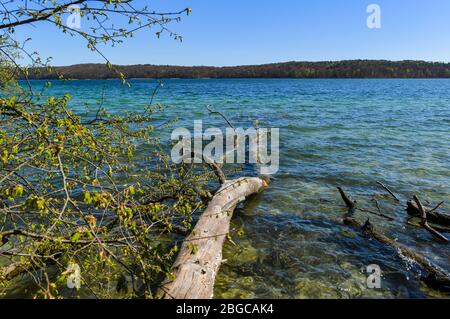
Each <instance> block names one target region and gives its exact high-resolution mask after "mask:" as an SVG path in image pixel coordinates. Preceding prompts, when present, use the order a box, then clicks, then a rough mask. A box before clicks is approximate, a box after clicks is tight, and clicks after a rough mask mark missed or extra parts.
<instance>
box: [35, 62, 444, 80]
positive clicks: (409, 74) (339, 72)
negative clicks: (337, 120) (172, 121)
mask: <svg viewBox="0 0 450 319" xmlns="http://www.w3.org/2000/svg"><path fill="white" fill-rule="evenodd" d="M38 71H39V72H37V74H36V72H33V70H31V71H30V72H29V74H28V79H59V78H60V75H63V76H64V77H65V78H69V79H80V80H81V79H117V74H118V72H121V73H123V74H124V76H125V77H126V78H129V79H130V78H161V79H162V78H183V79H199V78H307V79H313V78H319V79H320V78H343V79H349V78H379V79H381V78H450V63H443V62H425V61H410V60H407V61H386V60H347V61H323V62H285V63H271V64H261V65H242V66H224V67H215V66H175V65H150V64H144V65H142V64H139V65H115V66H114V67H113V68H108V67H107V66H106V65H105V64H101V63H98V64H95V63H90V64H77V65H71V66H59V67H54V68H53V70H52V71H48V70H47V69H45V68H40V69H38Z"/></svg>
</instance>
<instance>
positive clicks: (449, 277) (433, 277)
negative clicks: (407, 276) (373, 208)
mask: <svg viewBox="0 0 450 319" xmlns="http://www.w3.org/2000/svg"><path fill="white" fill-rule="evenodd" d="M344 223H345V224H346V225H350V226H353V227H355V228H358V229H360V230H362V231H363V232H364V234H366V235H368V236H370V237H371V238H374V239H376V240H377V241H379V242H380V243H383V244H385V245H388V246H390V247H392V248H394V250H395V251H396V252H397V254H398V255H400V256H404V257H406V258H408V259H411V260H413V261H414V262H415V263H416V264H417V265H418V266H420V267H421V268H422V269H424V270H425V271H426V272H427V273H428V276H427V277H425V278H424V280H425V282H426V283H428V284H429V285H430V286H433V287H436V288H438V289H441V290H445V291H449V290H450V274H449V273H448V272H447V271H445V270H444V269H442V268H441V267H439V266H437V265H435V264H433V263H431V262H430V261H429V260H428V259H427V258H425V256H423V255H421V254H419V253H416V252H414V251H412V250H410V249H409V248H407V247H405V246H404V245H402V244H400V243H398V242H397V241H395V240H393V239H391V238H389V237H387V236H386V235H384V234H382V233H381V232H379V231H378V230H376V229H375V227H374V226H373V225H372V224H371V223H370V222H369V221H368V220H367V221H366V223H365V224H362V223H361V222H359V221H358V220H356V219H355V218H353V217H345V218H344Z"/></svg>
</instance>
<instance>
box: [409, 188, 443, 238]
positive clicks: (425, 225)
mask: <svg viewBox="0 0 450 319" xmlns="http://www.w3.org/2000/svg"><path fill="white" fill-rule="evenodd" d="M414 202H415V203H416V205H417V207H418V209H419V212H420V216H421V219H422V221H421V223H420V224H421V226H422V227H423V228H425V229H426V230H427V231H429V232H430V233H431V234H433V235H434V236H435V237H437V238H439V239H440V240H441V241H443V242H445V243H448V242H449V240H448V239H447V237H445V236H444V235H442V234H441V233H440V232H438V231H437V230H436V229H434V228H433V227H431V226H430V225H429V224H428V221H427V212H426V211H425V209H424V208H423V206H422V203H421V202H420V200H419V198H418V197H417V196H415V195H414Z"/></svg>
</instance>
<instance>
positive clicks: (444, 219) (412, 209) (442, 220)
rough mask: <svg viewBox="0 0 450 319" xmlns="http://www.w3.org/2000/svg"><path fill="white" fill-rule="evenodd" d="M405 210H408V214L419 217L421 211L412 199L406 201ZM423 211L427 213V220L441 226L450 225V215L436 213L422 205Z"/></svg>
mask: <svg viewBox="0 0 450 319" xmlns="http://www.w3.org/2000/svg"><path fill="white" fill-rule="evenodd" d="M406 205H407V207H406V211H407V212H408V215H411V216H416V217H419V218H421V217H422V213H421V212H420V209H419V206H417V203H416V202H415V201H414V200H410V201H408V202H407V203H406ZM424 209H425V212H426V213H427V220H428V221H429V222H431V223H435V224H438V225H442V226H450V215H448V214H443V213H438V212H435V211H434V210H435V209H436V208H433V209H429V208H427V207H424Z"/></svg>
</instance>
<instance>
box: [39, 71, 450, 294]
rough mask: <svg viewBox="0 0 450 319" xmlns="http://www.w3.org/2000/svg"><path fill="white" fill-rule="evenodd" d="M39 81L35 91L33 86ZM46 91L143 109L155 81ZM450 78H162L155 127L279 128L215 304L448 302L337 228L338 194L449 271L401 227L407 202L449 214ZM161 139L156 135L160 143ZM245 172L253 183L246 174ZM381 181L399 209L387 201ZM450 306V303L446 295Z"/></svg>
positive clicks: (239, 221) (376, 248)
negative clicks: (372, 276)
mask: <svg viewBox="0 0 450 319" xmlns="http://www.w3.org/2000/svg"><path fill="white" fill-rule="evenodd" d="M42 83H43V82H34V85H35V86H36V87H38V86H41V85H42ZM130 83H131V87H127V86H123V85H121V84H120V82H119V81H100V80H99V81H97V80H90V81H73V82H67V83H63V82H54V83H53V85H52V88H51V89H50V93H51V94H55V95H58V94H62V93H65V92H69V93H70V94H71V95H72V97H73V100H72V101H71V106H72V107H73V108H74V109H76V110H78V111H80V112H81V111H84V110H85V109H86V105H85V103H88V104H90V106H88V107H87V108H88V109H89V110H90V111H93V110H95V107H96V104H97V103H98V101H99V100H100V97H101V95H102V89H103V87H104V88H105V99H104V106H105V107H107V108H108V109H109V110H110V111H111V112H119V113H122V112H125V111H131V110H138V109H139V108H141V107H142V106H143V105H145V104H146V103H148V102H149V99H150V96H151V93H152V91H153V89H154V87H155V83H156V82H155V81H154V80H132V81H131V82H130ZM449 92H450V80H394V79H391V80H355V79H352V80H302V79H295V80H294V79H227V80H222V79H215V80H213V79H202V80H181V79H173V80H165V81H164V86H163V87H162V88H161V89H160V90H159V92H158V95H157V96H156V98H155V100H154V102H161V103H164V104H169V105H172V108H170V109H169V110H168V111H167V112H165V113H164V115H161V116H159V117H157V119H156V125H158V124H162V123H165V121H167V120H169V119H172V118H174V117H178V118H179V122H178V123H177V124H175V127H176V126H186V127H188V128H191V129H192V127H193V120H194V119H196V120H197V119H203V121H204V123H205V126H209V125H211V126H219V127H221V128H225V127H226V124H225V123H224V121H223V120H222V119H221V118H220V117H214V116H210V115H208V111H207V110H206V105H211V106H212V107H213V108H215V109H216V110H220V111H221V112H223V113H224V114H225V115H227V116H228V118H229V119H230V120H231V121H232V122H233V123H234V124H235V125H236V126H242V127H244V128H247V127H250V126H251V125H252V123H253V121H254V120H256V119H257V120H259V122H260V126H261V127H278V128H280V145H281V149H280V170H279V172H278V173H277V174H276V175H275V176H274V179H273V181H272V182H271V185H270V187H269V188H268V189H267V190H265V191H264V192H263V193H262V194H260V195H258V196H257V197H254V198H252V199H251V200H249V201H248V202H247V203H246V204H245V205H244V206H243V207H241V208H240V209H238V210H237V211H236V213H235V217H234V219H233V223H232V228H233V229H239V228H243V229H244V231H245V234H244V236H242V237H238V236H236V235H235V234H234V235H233V241H234V243H235V244H236V245H234V244H233V243H231V242H228V243H227V244H226V246H225V248H224V255H225V256H224V258H225V259H226V262H224V264H223V266H222V268H221V271H220V274H219V276H218V279H217V284H216V289H215V296H216V297H223V298H233V297H234V298H238V297H249V298H359V297H362V298H366V297H367V298H371V297H386V298H404V297H410V298H424V297H445V296H446V295H444V294H442V293H439V292H437V291H434V290H431V289H429V288H427V287H426V286H425V285H424V284H423V283H422V282H421V281H420V280H418V277H419V276H420V271H419V270H418V269H415V268H414V267H413V266H412V265H411V264H409V263H408V261H406V260H403V259H401V258H399V257H398V256H397V255H396V254H395V252H394V251H393V250H391V249H389V248H386V247H385V246H383V245H381V244H379V243H378V242H375V241H373V240H368V239H367V238H365V237H363V236H361V235H360V234H359V233H358V232H355V231H354V230H352V229H350V228H348V227H347V226H345V225H343V224H342V216H343V215H344V214H345V213H346V209H345V208H344V207H343V204H342V200H341V199H340V197H339V194H338V192H337V191H336V187H337V186H341V187H343V188H344V189H346V190H347V191H348V192H349V193H350V194H352V195H353V197H354V198H356V199H357V200H358V203H359V205H360V206H363V207H365V208H368V209H372V210H376V208H375V205H374V201H373V199H374V198H376V199H377V200H378V201H379V203H380V206H381V209H382V210H383V212H384V213H385V214H387V215H392V216H393V217H395V221H388V220H386V219H383V218H381V217H378V216H374V215H370V214H368V213H364V212H360V211H358V212H356V214H355V216H356V218H358V219H359V220H361V221H364V220H366V219H367V218H368V217H370V220H371V222H372V223H373V224H374V225H375V226H376V227H377V228H378V229H380V230H382V231H383V232H385V233H386V234H387V235H389V236H391V237H392V238H397V239H398V241H399V242H401V243H404V244H405V245H407V246H408V247H410V248H411V249H413V250H416V251H420V252H422V253H424V254H426V255H427V256H428V257H429V258H430V259H432V260H433V262H434V263H436V264H439V265H440V266H442V267H444V268H446V269H447V270H450V262H449V261H450V248H449V246H448V245H445V244H441V243H439V242H436V241H435V240H434V239H433V238H431V237H430V235H429V234H428V233H427V232H425V231H424V230H422V229H420V228H414V227H412V226H409V225H407V224H406V212H405V210H404V208H405V204H404V202H405V201H406V200H408V199H410V198H412V196H413V195H414V194H417V195H420V197H421V198H423V199H427V200H428V201H429V202H430V206H432V205H433V204H435V203H437V202H440V201H442V200H444V201H446V203H449V204H447V205H446V206H444V210H447V212H448V211H450V206H449V205H450V93H449ZM167 133H168V132H167V131H166V132H164V133H163V132H161V134H162V136H167ZM246 169H247V170H248V171H247V172H244V173H241V174H247V173H248V174H251V173H253V172H252V171H251V168H246ZM376 181H381V182H383V183H385V184H386V185H389V187H390V188H391V189H392V190H393V191H394V192H395V193H396V194H397V196H398V197H399V198H400V199H401V200H402V204H401V205H399V204H397V203H395V202H394V201H392V199H391V198H390V197H389V195H387V194H386V193H385V192H384V191H383V190H382V189H380V188H379V187H378V186H377V185H376ZM369 264H377V265H379V266H380V268H381V270H382V272H383V277H382V279H381V289H368V288H367V285H366V278H367V274H366V273H364V272H363V271H362V270H363V269H364V268H365V267H366V266H367V265H369ZM447 297H448V295H447Z"/></svg>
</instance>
